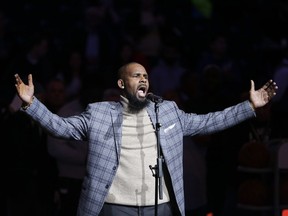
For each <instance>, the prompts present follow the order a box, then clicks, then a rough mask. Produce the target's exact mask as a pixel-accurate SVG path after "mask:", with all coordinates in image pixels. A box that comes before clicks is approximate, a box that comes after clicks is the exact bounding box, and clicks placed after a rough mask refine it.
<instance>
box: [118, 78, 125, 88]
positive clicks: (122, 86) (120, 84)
mask: <svg viewBox="0 0 288 216" xmlns="http://www.w3.org/2000/svg"><path fill="white" fill-rule="evenodd" d="M117 84H118V87H119V88H120V89H124V82H123V80H122V79H118V81H117Z"/></svg>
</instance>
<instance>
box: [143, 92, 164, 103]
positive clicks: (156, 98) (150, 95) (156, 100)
mask: <svg viewBox="0 0 288 216" xmlns="http://www.w3.org/2000/svg"><path fill="white" fill-rule="evenodd" d="M146 98H147V99H149V100H151V101H152V102H154V103H162V102H163V98H162V97H160V96H158V95H154V94H153V93H151V92H150V93H148V94H147V95H146Z"/></svg>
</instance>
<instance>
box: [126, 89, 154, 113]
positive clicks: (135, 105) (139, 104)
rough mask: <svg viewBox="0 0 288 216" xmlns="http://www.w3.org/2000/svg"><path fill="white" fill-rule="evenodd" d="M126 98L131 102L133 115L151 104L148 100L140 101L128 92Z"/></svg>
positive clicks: (129, 104)
mask: <svg viewBox="0 0 288 216" xmlns="http://www.w3.org/2000/svg"><path fill="white" fill-rule="evenodd" d="M126 97H127V99H128V101H129V103H128V108H129V111H130V112H131V113H139V112H140V111H141V110H142V109H144V108H145V107H146V106H147V105H148V103H149V101H148V100H147V99H144V100H139V99H138V98H137V97H136V96H135V95H132V94H130V93H128V92H126Z"/></svg>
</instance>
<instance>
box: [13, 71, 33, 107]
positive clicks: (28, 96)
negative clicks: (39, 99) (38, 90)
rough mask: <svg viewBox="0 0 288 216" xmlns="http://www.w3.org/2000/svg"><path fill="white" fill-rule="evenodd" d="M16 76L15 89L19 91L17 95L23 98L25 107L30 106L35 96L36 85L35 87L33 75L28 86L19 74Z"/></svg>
mask: <svg viewBox="0 0 288 216" xmlns="http://www.w3.org/2000/svg"><path fill="white" fill-rule="evenodd" d="M14 76H15V80H16V84H15V87H16V90H17V94H18V96H19V97H20V98H21V100H22V101H23V103H24V104H23V105H24V106H27V105H28V106H29V105H30V104H31V103H32V101H33V96H34V85H33V78H32V74H29V75H28V85H26V84H25V83H23V81H22V80H21V78H20V76H19V75H18V74H15V75H14Z"/></svg>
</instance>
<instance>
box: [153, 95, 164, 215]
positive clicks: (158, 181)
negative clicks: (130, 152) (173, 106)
mask: <svg viewBox="0 0 288 216" xmlns="http://www.w3.org/2000/svg"><path fill="white" fill-rule="evenodd" d="M154 102H155V112H156V138H157V164H156V165H155V166H154V167H152V166H151V165H150V166H149V167H150V169H151V171H152V174H153V176H154V177H155V216H157V215H158V190H159V199H163V166H162V165H163V162H164V158H163V156H162V155H161V148H160V136H159V130H160V127H161V124H160V123H159V120H158V111H159V103H161V102H162V101H157V100H155V101H154ZM153 169H154V170H155V172H153Z"/></svg>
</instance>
